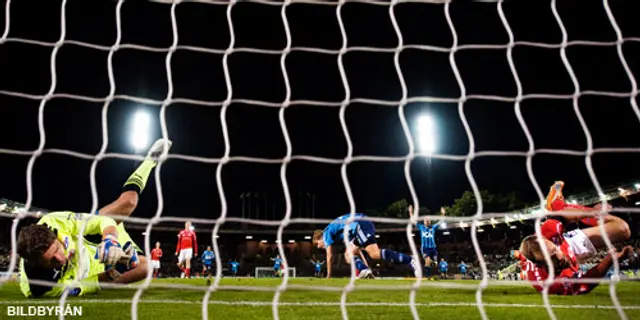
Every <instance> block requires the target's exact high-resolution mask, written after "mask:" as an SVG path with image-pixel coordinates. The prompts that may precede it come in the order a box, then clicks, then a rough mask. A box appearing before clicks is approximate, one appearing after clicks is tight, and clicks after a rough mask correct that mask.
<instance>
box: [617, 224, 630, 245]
mask: <svg viewBox="0 0 640 320" xmlns="http://www.w3.org/2000/svg"><path fill="white" fill-rule="evenodd" d="M618 233H619V234H620V236H621V237H622V238H623V239H624V240H628V239H629V238H631V229H630V228H629V224H628V223H627V222H626V221H624V220H622V219H620V222H619V223H618Z"/></svg>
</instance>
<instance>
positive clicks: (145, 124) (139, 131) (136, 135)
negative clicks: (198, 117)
mask: <svg viewBox="0 0 640 320" xmlns="http://www.w3.org/2000/svg"><path fill="white" fill-rule="evenodd" d="M131 127H132V129H133V130H132V131H131V145H132V146H133V149H134V150H135V151H136V153H138V152H140V151H142V150H144V149H145V148H147V147H148V145H149V140H150V137H149V130H150V128H151V116H149V114H148V113H146V112H144V111H138V112H136V114H135V115H134V116H133V122H132V123H131Z"/></svg>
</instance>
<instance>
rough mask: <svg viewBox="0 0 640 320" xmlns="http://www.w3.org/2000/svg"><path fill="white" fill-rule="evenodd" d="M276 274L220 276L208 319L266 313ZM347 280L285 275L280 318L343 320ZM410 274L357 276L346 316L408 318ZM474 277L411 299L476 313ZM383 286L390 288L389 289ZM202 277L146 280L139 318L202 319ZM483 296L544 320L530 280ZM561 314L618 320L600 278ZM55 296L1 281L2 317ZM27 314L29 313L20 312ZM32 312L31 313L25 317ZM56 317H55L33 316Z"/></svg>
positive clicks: (108, 304) (628, 304)
mask: <svg viewBox="0 0 640 320" xmlns="http://www.w3.org/2000/svg"><path fill="white" fill-rule="evenodd" d="M281 283H282V280H281V279H275V278H260V279H255V278H223V279H222V281H221V282H220V285H221V287H220V288H218V289H217V290H215V291H214V292H212V293H211V296H210V299H209V304H208V313H209V317H208V318H209V319H225V320H227V319H242V320H253V319H270V318H273V301H274V294H275V290H276V288H277V287H278V286H279V285H280V284H281ZM348 283H349V279H313V278H290V279H289V283H288V285H289V287H288V288H287V290H286V291H284V292H282V293H281V295H280V297H279V304H278V309H277V311H278V315H279V317H280V319H314V320H316V319H341V318H342V313H341V308H340V299H341V295H342V293H341V291H340V289H342V287H344V286H345V285H347V284H348ZM413 283H414V281H413V280H358V281H357V282H356V283H355V288H354V290H353V291H351V292H349V294H348V295H347V302H346V309H347V314H348V316H349V319H367V320H369V319H394V320H395V319H412V313H411V308H410V306H409V299H410V290H409V288H410V287H411V285H412V284H413ZM477 284H478V282H477V281H452V280H446V281H426V280H425V281H423V282H422V287H421V288H420V289H419V290H417V291H416V294H415V304H416V310H417V312H418V315H419V316H420V318H422V319H429V318H433V317H434V316H437V317H438V318H440V319H481V317H480V313H479V311H478V308H477V305H476V290H475V286H476V285H477ZM387 287H388V289H387ZM206 288H207V285H206V280H205V279H202V278H195V279H158V280H154V281H152V282H151V286H150V287H149V288H148V289H146V290H145V291H144V292H143V293H142V296H141V299H140V302H139V304H138V319H149V320H164V319H167V320H169V319H171V320H174V319H202V301H203V298H204V295H205V292H206ZM135 292H136V290H134V289H130V288H122V289H107V290H103V291H101V292H99V293H97V294H95V295H90V296H85V297H74V298H70V299H69V300H68V304H69V305H71V306H82V310H83V311H82V312H83V314H82V317H67V318H68V319H78V318H87V319H92V320H102V319H104V320H107V319H131V306H132V305H131V301H132V299H133V297H134V295H135ZM616 293H617V296H618V299H619V301H620V304H621V305H622V307H623V308H624V312H625V313H626V315H627V317H628V318H629V319H639V320H640V282H621V283H619V284H617V286H616ZM482 302H483V303H484V308H485V311H486V313H487V316H488V317H489V318H490V319H505V320H507V319H508V320H511V319H549V316H548V314H547V311H546V310H545V308H544V304H543V302H542V296H541V295H540V294H539V293H538V292H536V291H535V290H534V289H533V288H532V287H531V286H529V285H527V284H526V283H523V284H522V285H504V284H500V283H498V282H490V284H489V287H488V288H487V289H485V290H484V291H483V294H482ZM550 302H551V305H552V307H553V311H554V312H555V314H556V316H557V318H558V319H580V320H586V319H618V318H619V316H618V313H617V311H616V310H615V309H614V308H613V303H612V301H611V297H610V295H609V285H608V284H603V285H600V286H599V287H598V288H596V289H595V290H594V291H593V292H591V293H590V294H587V295H582V296H550ZM56 303H57V300H56V299H50V298H41V299H26V298H24V297H23V296H22V294H21V293H20V290H19V286H18V284H17V283H15V282H9V283H5V284H4V285H3V286H2V287H0V319H22V318H23V317H19V316H18V317H15V316H14V317H9V316H8V315H7V311H8V310H7V308H8V307H9V306H19V305H20V306H37V305H47V306H52V305H56ZM25 318H26V317H25ZM28 318H31V319H32V318H33V317H28ZM37 318H39V319H47V318H48V319H57V317H37Z"/></svg>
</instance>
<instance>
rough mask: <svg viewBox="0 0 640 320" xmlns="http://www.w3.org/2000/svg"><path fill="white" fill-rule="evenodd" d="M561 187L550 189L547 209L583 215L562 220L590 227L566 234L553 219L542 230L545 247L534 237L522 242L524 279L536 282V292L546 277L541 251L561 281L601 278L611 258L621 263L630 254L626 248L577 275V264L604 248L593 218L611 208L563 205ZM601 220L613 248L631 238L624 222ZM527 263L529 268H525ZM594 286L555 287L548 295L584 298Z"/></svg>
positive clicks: (609, 219)
mask: <svg viewBox="0 0 640 320" xmlns="http://www.w3.org/2000/svg"><path fill="white" fill-rule="evenodd" d="M563 187H564V183H563V182H562V181H557V182H556V183H554V185H553V186H552V187H551V191H550V192H549V196H548V197H547V209H548V210H550V211H560V210H563V211H570V212H582V213H584V215H579V216H571V217H565V219H566V220H567V221H569V222H575V221H580V222H582V223H585V224H588V225H591V226H592V227H589V228H586V229H582V230H580V229H576V230H572V231H569V232H565V229H564V225H563V224H562V222H560V221H559V220H556V219H549V220H547V221H545V222H544V223H543V224H542V226H541V236H542V240H543V243H544V246H540V243H539V242H538V238H537V236H536V235H531V236H527V237H526V238H524V239H523V240H522V244H521V245H520V251H519V252H518V254H519V255H521V257H520V260H521V261H522V263H521V264H522V268H523V269H525V270H528V274H527V278H528V279H529V280H530V281H535V282H537V284H534V287H535V288H536V289H537V290H538V291H541V290H542V286H541V285H540V282H539V281H542V280H545V279H547V277H548V276H549V269H548V266H547V263H546V261H545V260H544V255H543V250H546V251H547V253H548V254H549V256H550V257H551V262H552V263H553V267H554V274H555V277H556V278H560V279H563V280H566V279H577V278H602V277H604V275H605V274H606V272H607V270H609V268H610V267H611V266H612V264H613V260H612V255H614V254H615V255H616V257H618V258H621V259H622V258H626V257H627V255H629V254H630V253H631V252H632V248H631V247H625V248H624V249H623V250H622V251H621V252H619V253H614V252H611V253H610V255H609V256H608V257H606V258H605V259H604V260H602V261H601V262H600V263H599V264H598V265H597V266H595V267H594V268H592V269H590V270H588V271H587V272H586V273H584V272H582V271H580V265H579V262H580V261H584V260H585V259H588V258H590V257H593V256H595V255H596V254H597V251H598V250H600V249H606V248H607V246H606V244H605V242H604V237H603V235H602V233H600V226H598V219H597V218H594V215H595V214H597V213H598V212H600V211H608V210H610V208H605V209H604V210H603V209H602V207H601V206H600V205H596V206H594V207H593V208H590V207H585V206H580V205H568V204H566V203H565V202H564V196H563V195H562V189H563ZM603 220H604V225H603V226H602V227H603V228H604V232H605V233H606V235H607V237H608V238H609V240H610V241H611V242H612V243H613V244H614V245H615V244H616V243H620V242H623V241H626V240H628V239H629V237H630V236H631V231H630V229H629V225H628V224H627V223H626V222H625V221H624V220H622V219H620V218H618V217H616V216H613V215H610V214H606V215H604V216H603ZM527 260H528V261H529V262H531V264H528V263H527ZM596 285H597V284H582V283H573V284H572V283H571V282H566V283H554V284H553V285H552V286H551V287H550V289H549V293H553V294H563V295H569V294H583V293H588V292H590V291H591V290H592V289H593V288H594V287H595V286H596Z"/></svg>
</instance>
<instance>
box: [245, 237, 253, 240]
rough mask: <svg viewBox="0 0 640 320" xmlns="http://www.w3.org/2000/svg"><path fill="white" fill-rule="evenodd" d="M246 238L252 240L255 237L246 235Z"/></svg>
mask: <svg viewBox="0 0 640 320" xmlns="http://www.w3.org/2000/svg"><path fill="white" fill-rule="evenodd" d="M245 239H247V240H251V239H253V236H246V237H245Z"/></svg>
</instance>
